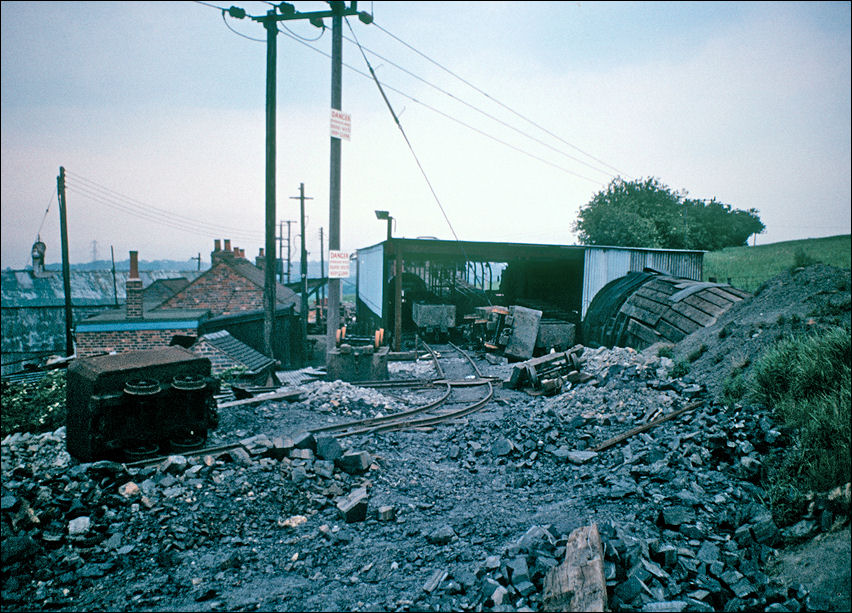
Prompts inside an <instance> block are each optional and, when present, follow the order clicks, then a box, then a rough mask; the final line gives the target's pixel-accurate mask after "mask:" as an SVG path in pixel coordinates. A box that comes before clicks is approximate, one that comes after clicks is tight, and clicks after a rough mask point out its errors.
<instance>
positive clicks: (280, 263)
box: [275, 221, 284, 283]
mask: <svg viewBox="0 0 852 613" xmlns="http://www.w3.org/2000/svg"><path fill="white" fill-rule="evenodd" d="M275 270H277V271H279V272H278V282H279V283H284V222H283V221H282V222H280V223H279V224H278V266H276V267H275Z"/></svg>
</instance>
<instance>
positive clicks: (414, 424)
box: [308, 341, 494, 438]
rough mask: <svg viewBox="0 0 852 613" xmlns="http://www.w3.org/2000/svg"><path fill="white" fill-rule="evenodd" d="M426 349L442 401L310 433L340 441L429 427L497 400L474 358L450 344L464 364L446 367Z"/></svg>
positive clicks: (374, 384) (439, 399)
mask: <svg viewBox="0 0 852 613" xmlns="http://www.w3.org/2000/svg"><path fill="white" fill-rule="evenodd" d="M421 342H422V341H421ZM423 346H424V347H425V348H426V350H427V351H428V352H429V353H430V355H431V356H432V361H433V363H434V365H435V370H436V372H437V373H438V375H439V376H438V379H435V380H434V381H432V382H431V384H432V385H443V386H444V393H443V395H442V396H441V397H440V398H438V399H437V400H435V401H433V402H429V403H427V404H424V405H421V406H418V407H415V408H413V409H408V410H407V411H401V412H399V413H394V414H391V415H383V416H382V417H369V418H366V419H358V420H354V421H349V422H344V423H340V424H333V425H329V426H322V427H319V428H311V429H309V430H308V432H311V433H313V434H320V433H321V434H332V435H333V436H335V437H337V438H344V437H347V436H354V435H357V434H369V433H373V432H390V431H393V430H405V429H408V428H418V427H427V426H433V425H436V424H439V423H442V422H445V421H450V420H453V419H457V418H459V417H464V416H465V415H470V414H471V413H475V412H476V411H479V410H480V409H482V408H483V407H484V406H485V405H486V404H488V401H490V400H491V398H492V397H493V396H494V386H493V385H492V383H491V380H490V379H488V378H486V377H483V375H482V372H481V371H480V370H479V368H478V367H477V365H476V362H474V360H473V358H471V357H470V355H468V354H467V353H466V352H465V351H463V350H462V349H461V348H460V347H458V346H456V345H454V344H452V343H449V344H448V347H450V348H452V349H453V350H455V351H456V352H457V353H458V354H460V355H461V357H462V358H463V360H462V361H458V360H457V361H454V362H445V363H444V364H442V363H441V361H440V357H439V354H438V352H436V351H435V350H434V349H432V347H430V346H429V345H427V344H426V343H423ZM445 366H446V367H447V370H449V371H450V372H449V373H448V372H446V371H445ZM471 372H472V373H473V374H472V375H471ZM395 383H396V382H394V381H387V382H375V383H370V384H368V386H369V387H390V386H393V385H394V384H395ZM421 387H422V386H421ZM471 387H486V388H487V392H486V393H485V394H484V395H482V394H481V393H471V392H470V390H469V388H471ZM470 396H474V398H473V399H471V398H470Z"/></svg>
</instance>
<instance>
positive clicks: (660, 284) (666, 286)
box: [643, 278, 677, 296]
mask: <svg viewBox="0 0 852 613" xmlns="http://www.w3.org/2000/svg"><path fill="white" fill-rule="evenodd" d="M643 287H647V288H650V289H652V290H654V291H655V292H660V293H661V294H665V295H666V296H671V295H672V294H674V293H675V292H676V291H677V289H676V288H675V287H674V286H673V285H672V284H671V283H666V282H665V281H663V280H662V279H660V278H657V279H653V280H651V281H649V282H648V283H646V284H645V285H643Z"/></svg>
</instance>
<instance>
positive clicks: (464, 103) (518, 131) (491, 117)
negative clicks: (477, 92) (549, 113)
mask: <svg viewBox="0 0 852 613" xmlns="http://www.w3.org/2000/svg"><path fill="white" fill-rule="evenodd" d="M344 38H345V39H346V41H348V42H350V43H353V44H354V43H355V41H352V40H351V39H349V38H347V37H344ZM359 47H360V45H359ZM361 48H362V49H363V50H364V51H367V52H368V53H371V54H372V55H374V56H376V57H377V58H379V59H380V60H382V61H383V62H387V63H388V64H390V65H391V66H393V67H394V68H396V69H398V70H401V71H402V72H404V73H406V74H408V75H410V76H412V77H414V78H415V79H417V80H418V81H421V82H422V83H425V84H426V85H428V86H429V87H431V88H433V89H436V90H438V91H439V92H441V93H442V94H444V95H446V96H449V97H450V98H452V99H453V100H456V101H458V102H460V103H461V104H463V105H465V106H467V107H468V108H471V109H473V110H474V111H476V112H477V113H480V114H482V115H484V116H485V117H487V118H488V119H491V120H492V121H495V122H497V123H499V124H500V125H502V126H505V127H507V128H509V129H510V130H514V131H515V132H517V133H518V134H520V135H522V136H525V137H527V138H529V139H530V140H533V141H535V142H537V143H538V144H540V145H543V146H545V147H547V148H548V149H551V150H553V151H555V152H556V153H559V154H560V155H564V156H565V157H567V158H569V159H571V160H574V161H575V162H579V163H580V164H583V165H584V166H588V167H589V168H591V169H592V170H594V171H596V172H600V173H603V174H605V175H609V176H610V177H615V175H614V174H612V173H611V172H609V171H607V170H601V169H600V168H596V167H595V166H592V165H591V164H589V163H588V162H586V161H583V160H581V159H580V158H578V157H575V156H573V155H571V154H569V153H565V152H564V151H562V150H560V149H558V148H556V147H554V146H553V145H550V144H548V143H546V142H544V141H543V140H541V139H540V138H536V137H535V136H533V135H531V134H529V133H528V132H524V131H523V130H521V129H520V128H517V127H515V126H513V125H511V124H509V123H507V122H506V121H503V120H502V119H500V118H499V117H496V116H494V115H492V114H491V113H488V112H486V111H484V110H482V109H480V108H479V107H477V106H475V105H474V104H471V103H470V102H467V101H465V100H462V99H461V98H459V97H458V96H456V95H455V94H453V93H451V92H448V91H446V90H445V89H443V88H441V87H438V86H437V85H435V84H434V83H431V82H429V81H427V80H426V79H424V78H423V77H420V76H418V75H416V74H414V73H413V72H411V71H410V70H408V69H407V68H404V67H402V66H400V65H399V64H397V63H395V62H394V61H392V60H389V59H388V58H386V57H384V56H382V55H380V54H378V53H376V52H375V51H372V50H371V49H369V48H367V47H361Z"/></svg>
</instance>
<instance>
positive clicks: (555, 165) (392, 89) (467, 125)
mask: <svg viewBox="0 0 852 613" xmlns="http://www.w3.org/2000/svg"><path fill="white" fill-rule="evenodd" d="M282 34H284V35H285V36H289V34H287V33H286V32H282ZM290 38H292V39H293V40H295V41H296V42H297V43H300V44H302V45H304V46H306V47H307V48H308V49H311V50H312V51H315V52H316V53H319V54H320V55H324V56H325V57H328V58H330V57H331V54H329V53H327V52H325V51H323V50H322V49H317V48H316V47H314V46H312V45H309V44H307V43H306V42H304V41H302V40H300V39H299V38H296V37H293V36H290ZM343 65H344V66H345V67H346V68H348V69H349V70H352V71H353V72H355V73H357V74H359V75H361V76H362V77H364V78H366V79H370V80H372V79H373V77H372V76H370V75H369V74H367V73H365V72H363V71H361V70H359V69H357V68H355V67H354V66H351V65H349V64H347V63H345V62H344V63H343ZM378 82H379V83H381V85H382V86H383V87H384V88H385V89H387V90H390V91H392V92H395V93H397V94H399V95H400V96H403V97H404V98H408V99H409V100H411V101H412V102H415V103H417V104H419V105H421V106H423V107H425V108H427V109H429V110H430V111H432V112H433V113H437V114H438V115H441V116H442V117H445V118H446V119H449V120H450V121H454V122H456V123H457V124H459V125H462V126H464V127H465V128H467V129H468V130H473V131H474V132H476V133H478V134H481V135H482V136H485V137H486V138H489V139H491V140H493V141H494V142H496V143H499V144H501V145H503V146H504V147H509V148H510V149H513V150H515V151H517V152H518V153H522V154H524V155H526V156H528V157H530V158H532V159H534V160H537V161H539V162H542V163H544V164H547V165H548V166H552V167H553V168H556V169H558V170H561V171H562V172H565V173H568V174H570V175H574V176H575V177H579V178H580V179H585V180H586V181H590V182H591V183H594V184H595V185H601V184H602V182H601V181H600V180H598V179H592V178H591V177H587V176H585V175H582V174H580V173H578V172H575V171H573V170H571V169H569V168H565V167H564V166H560V165H559V164H555V163H554V162H551V161H549V160H546V159H544V158H542V157H540V156H538V155H535V154H534V153H530V152H529V151H525V150H524V149H521V148H520V147H517V146H515V145H512V144H511V143H508V142H506V141H504V140H502V139H500V138H497V137H496V136H493V135H491V134H488V133H487V132H485V131H484V130H481V129H479V128H476V127H474V126H472V125H470V124H468V123H465V122H464V121H462V120H461V119H458V118H457V117H453V116H452V115H450V114H448V113H445V112H444V111H441V110H438V109H436V108H435V107H434V106H432V105H429V104H426V103H425V102H423V101H421V100H418V99H417V98H415V97H414V96H411V95H409V94H406V93H405V92H403V91H401V90H399V89H397V88H395V87H393V86H390V85H387V84H386V83H383V82H381V81H378Z"/></svg>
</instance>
